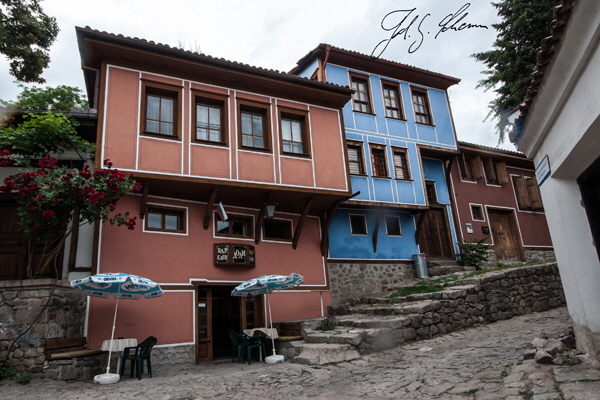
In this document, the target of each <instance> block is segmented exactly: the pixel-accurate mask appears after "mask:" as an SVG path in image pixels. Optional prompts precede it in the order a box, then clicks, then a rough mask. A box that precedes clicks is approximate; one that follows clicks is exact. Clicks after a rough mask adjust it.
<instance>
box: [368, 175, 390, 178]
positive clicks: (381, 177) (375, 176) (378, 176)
mask: <svg viewBox="0 0 600 400" xmlns="http://www.w3.org/2000/svg"><path fill="white" fill-rule="evenodd" d="M373 179H392V178H391V177H389V176H375V175H373Z"/></svg>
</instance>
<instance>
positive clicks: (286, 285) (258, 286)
mask: <svg viewBox="0 0 600 400" xmlns="http://www.w3.org/2000/svg"><path fill="white" fill-rule="evenodd" d="M302 283H304V277H303V276H302V275H300V274H297V273H295V272H293V273H291V274H290V275H288V276H285V275H263V276H259V277H258V278H254V279H250V280H247V281H246V282H243V283H241V284H239V285H238V286H236V287H235V288H234V289H233V291H232V292H231V295H232V296H238V297H245V296H248V295H249V294H250V295H252V296H257V295H261V294H264V295H267V296H266V299H265V300H266V301H265V314H266V307H267V305H266V304H267V303H268V305H269V316H268V317H269V319H270V321H271V329H273V315H272V314H271V302H270V300H269V296H268V295H269V293H271V292H273V291H274V290H285V289H291V288H294V287H296V286H300V285H301V284H302ZM271 342H272V344H273V355H272V356H269V357H266V358H265V361H266V362H267V363H268V364H273V363H276V362H278V361H283V356H278V355H277V354H276V353H275V339H274V338H273V337H271Z"/></svg>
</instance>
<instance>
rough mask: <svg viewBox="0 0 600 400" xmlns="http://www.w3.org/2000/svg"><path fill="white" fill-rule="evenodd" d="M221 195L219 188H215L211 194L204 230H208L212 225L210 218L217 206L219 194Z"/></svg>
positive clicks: (205, 213)
mask: <svg viewBox="0 0 600 400" xmlns="http://www.w3.org/2000/svg"><path fill="white" fill-rule="evenodd" d="M218 193H219V188H218V187H217V186H215V187H214V188H213V190H212V193H211V194H210V199H208V203H206V210H205V211H204V230H208V227H209V224H210V217H211V215H212V210H213V207H214V205H215V199H216V198H217V194H218Z"/></svg>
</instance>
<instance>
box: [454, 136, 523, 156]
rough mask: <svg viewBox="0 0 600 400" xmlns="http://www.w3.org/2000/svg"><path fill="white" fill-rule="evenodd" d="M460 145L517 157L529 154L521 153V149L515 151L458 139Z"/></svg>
mask: <svg viewBox="0 0 600 400" xmlns="http://www.w3.org/2000/svg"><path fill="white" fill-rule="evenodd" d="M458 145H459V146H464V147H472V148H474V149H480V150H486V151H492V152H495V153H502V154H509V155H511V156H516V157H523V158H527V156H525V154H523V153H521V152H520V151H514V150H508V149H499V148H497V147H491V146H485V145H483V144H475V143H469V142H463V141H460V140H459V141H458Z"/></svg>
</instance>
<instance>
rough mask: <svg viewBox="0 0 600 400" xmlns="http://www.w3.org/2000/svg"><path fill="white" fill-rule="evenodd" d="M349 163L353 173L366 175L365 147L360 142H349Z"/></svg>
mask: <svg viewBox="0 0 600 400" xmlns="http://www.w3.org/2000/svg"><path fill="white" fill-rule="evenodd" d="M348 165H349V167H350V174H351V175H365V163H364V161H363V149H362V146H361V145H360V144H348Z"/></svg>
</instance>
